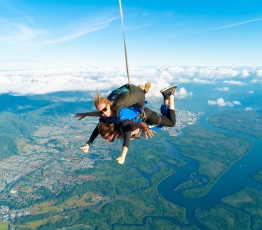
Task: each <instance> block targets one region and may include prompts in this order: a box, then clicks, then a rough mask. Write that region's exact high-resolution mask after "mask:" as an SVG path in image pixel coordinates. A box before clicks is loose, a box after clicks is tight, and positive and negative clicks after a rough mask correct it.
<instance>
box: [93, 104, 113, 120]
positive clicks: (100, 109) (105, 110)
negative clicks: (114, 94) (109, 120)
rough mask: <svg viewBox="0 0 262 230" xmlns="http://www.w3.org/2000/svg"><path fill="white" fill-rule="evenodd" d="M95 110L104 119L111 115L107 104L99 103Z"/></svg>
mask: <svg viewBox="0 0 262 230" xmlns="http://www.w3.org/2000/svg"><path fill="white" fill-rule="evenodd" d="M96 109H97V111H98V112H99V113H100V114H101V115H102V116H104V117H110V115H111V108H110V105H109V104H108V103H101V104H99V105H97V108H96Z"/></svg>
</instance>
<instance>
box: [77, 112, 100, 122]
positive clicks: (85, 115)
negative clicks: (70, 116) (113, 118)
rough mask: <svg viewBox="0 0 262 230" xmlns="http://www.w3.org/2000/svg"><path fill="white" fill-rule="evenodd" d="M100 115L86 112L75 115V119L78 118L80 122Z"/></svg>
mask: <svg viewBox="0 0 262 230" xmlns="http://www.w3.org/2000/svg"><path fill="white" fill-rule="evenodd" d="M100 116H101V114H100V113H99V112H87V113H77V114H76V115H75V117H79V119H78V120H82V119H83V118H85V117H100Z"/></svg>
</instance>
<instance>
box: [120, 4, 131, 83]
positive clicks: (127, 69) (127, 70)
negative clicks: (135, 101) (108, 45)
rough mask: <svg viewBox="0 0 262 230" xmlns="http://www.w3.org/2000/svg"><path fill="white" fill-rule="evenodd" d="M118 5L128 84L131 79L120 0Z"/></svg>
mask: <svg viewBox="0 0 262 230" xmlns="http://www.w3.org/2000/svg"><path fill="white" fill-rule="evenodd" d="M119 7H120V16H121V21H122V31H123V39H124V49H125V59H126V73H127V79H128V84H130V82H131V81H130V76H129V68H128V58H127V51H126V39H125V31H124V20H123V11H122V4H121V0H119Z"/></svg>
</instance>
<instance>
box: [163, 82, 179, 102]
mask: <svg viewBox="0 0 262 230" xmlns="http://www.w3.org/2000/svg"><path fill="white" fill-rule="evenodd" d="M176 88H177V85H171V86H169V87H166V88H164V89H162V90H160V93H162V95H163V97H164V99H168V98H169V96H170V95H174V93H175V91H176Z"/></svg>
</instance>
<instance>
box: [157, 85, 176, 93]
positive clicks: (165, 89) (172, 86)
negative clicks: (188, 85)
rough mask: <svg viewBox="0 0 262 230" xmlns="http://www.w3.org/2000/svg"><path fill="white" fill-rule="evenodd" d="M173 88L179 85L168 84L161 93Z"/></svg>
mask: <svg viewBox="0 0 262 230" xmlns="http://www.w3.org/2000/svg"><path fill="white" fill-rule="evenodd" d="M173 88H175V89H176V88H177V85H171V86H168V87H166V88H164V89H162V90H160V93H164V92H165V91H168V90H170V89H173Z"/></svg>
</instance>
